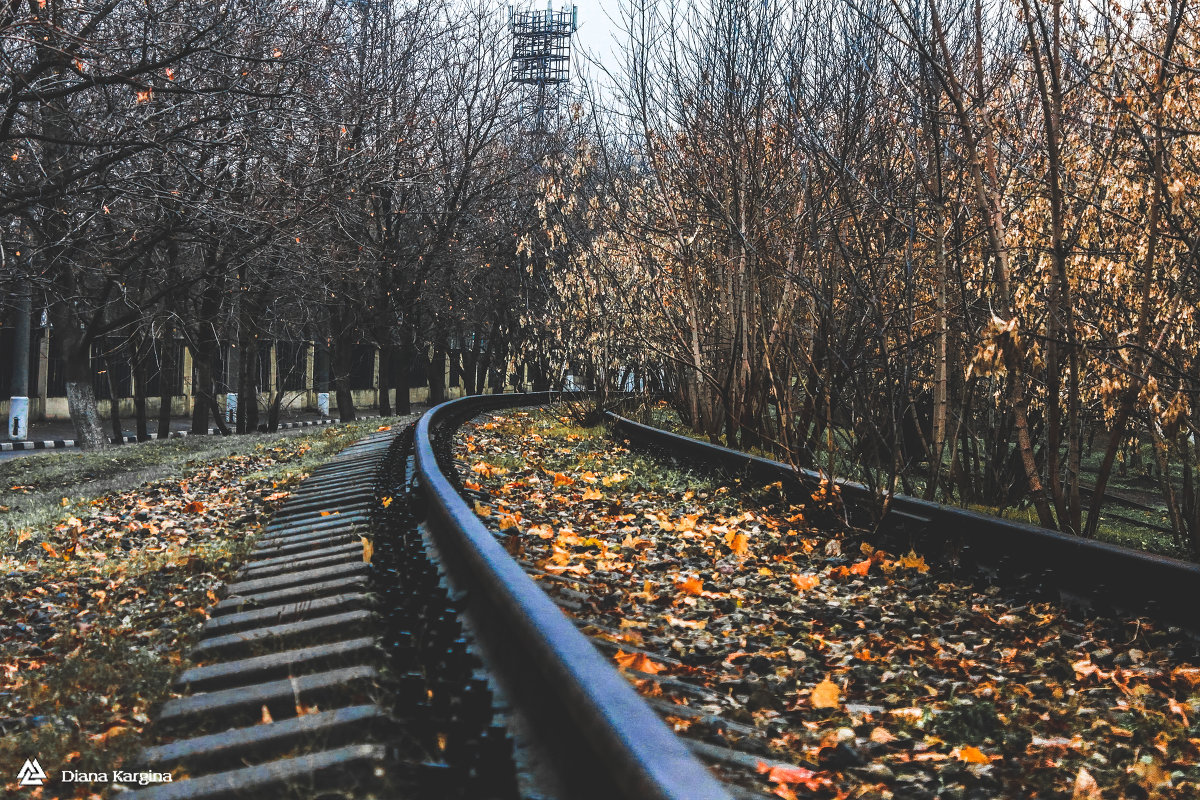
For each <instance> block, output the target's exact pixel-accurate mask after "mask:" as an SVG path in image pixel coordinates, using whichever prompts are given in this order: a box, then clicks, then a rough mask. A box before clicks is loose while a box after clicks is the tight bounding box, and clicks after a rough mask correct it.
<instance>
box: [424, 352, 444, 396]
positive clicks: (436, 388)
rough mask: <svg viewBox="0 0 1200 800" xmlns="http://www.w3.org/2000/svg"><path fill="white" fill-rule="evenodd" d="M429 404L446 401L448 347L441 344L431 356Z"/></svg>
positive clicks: (428, 373)
mask: <svg viewBox="0 0 1200 800" xmlns="http://www.w3.org/2000/svg"><path fill="white" fill-rule="evenodd" d="M426 374H427V375H428V378H429V405H431V406H435V405H437V404H438V403H444V402H446V348H444V347H442V346H441V345H440V344H439V345H437V346H435V347H434V348H433V352H432V353H431V354H430V356H429V369H428V372H427V373H426Z"/></svg>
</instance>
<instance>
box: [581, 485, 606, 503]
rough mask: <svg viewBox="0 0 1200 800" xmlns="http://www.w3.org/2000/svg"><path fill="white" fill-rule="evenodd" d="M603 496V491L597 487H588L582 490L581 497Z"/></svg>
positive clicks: (592, 498) (593, 497) (595, 498)
mask: <svg viewBox="0 0 1200 800" xmlns="http://www.w3.org/2000/svg"><path fill="white" fill-rule="evenodd" d="M603 497H604V493H603V492H601V491H600V490H599V489H592V488H590V487H589V488H587V489H584V490H583V499H584V500H600V499H601V498H603Z"/></svg>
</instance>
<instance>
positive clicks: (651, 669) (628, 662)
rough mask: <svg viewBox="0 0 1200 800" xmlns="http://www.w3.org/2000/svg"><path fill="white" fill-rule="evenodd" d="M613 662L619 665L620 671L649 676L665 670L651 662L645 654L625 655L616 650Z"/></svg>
mask: <svg viewBox="0 0 1200 800" xmlns="http://www.w3.org/2000/svg"><path fill="white" fill-rule="evenodd" d="M613 660H614V661H616V662H617V663H618V664H620V665H621V668H622V669H631V670H635V671H637V672H645V673H647V674H650V675H657V674H658V673H660V672H662V671H663V670H664V669H666V667H664V666H663V665H662V664H658V663H655V662H654V661H651V660H650V657H649V656H647V655H646V654H645V653H626V652H624V651H623V650H618V651H617V654H616V655H614V656H613Z"/></svg>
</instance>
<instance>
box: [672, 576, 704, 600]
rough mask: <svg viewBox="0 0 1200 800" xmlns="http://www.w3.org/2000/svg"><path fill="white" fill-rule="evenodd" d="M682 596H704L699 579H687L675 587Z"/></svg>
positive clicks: (702, 585)
mask: <svg viewBox="0 0 1200 800" xmlns="http://www.w3.org/2000/svg"><path fill="white" fill-rule="evenodd" d="M677 588H678V589H679V591H681V592H683V593H684V594H692V595H696V596H700V595H702V594H704V583H703V582H702V581H701V580H700V579H699V578H688V579H687V580H685V581H684V582H683V583H681V584H679V586H678V587H677Z"/></svg>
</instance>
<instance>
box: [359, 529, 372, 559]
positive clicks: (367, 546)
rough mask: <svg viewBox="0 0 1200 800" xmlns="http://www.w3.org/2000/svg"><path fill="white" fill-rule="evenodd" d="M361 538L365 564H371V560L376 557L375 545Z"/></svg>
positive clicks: (365, 538)
mask: <svg viewBox="0 0 1200 800" xmlns="http://www.w3.org/2000/svg"><path fill="white" fill-rule="evenodd" d="M359 538H360V539H361V540H362V546H363V563H364V564H370V563H371V558H372V557H373V556H374V555H375V545H373V544H371V540H370V539H368V538H367V537H365V536H360V537H359Z"/></svg>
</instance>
